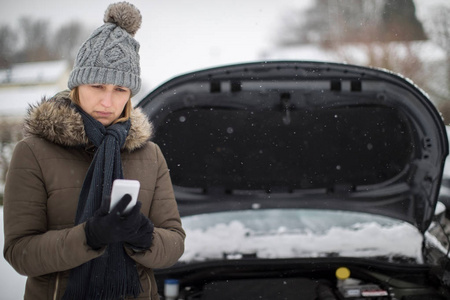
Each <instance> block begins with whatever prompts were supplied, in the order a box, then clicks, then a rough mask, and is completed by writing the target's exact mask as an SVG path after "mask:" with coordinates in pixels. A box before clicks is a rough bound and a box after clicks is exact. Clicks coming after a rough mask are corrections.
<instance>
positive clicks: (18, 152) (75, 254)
mask: <svg viewBox="0 0 450 300" xmlns="http://www.w3.org/2000/svg"><path fill="white" fill-rule="evenodd" d="M69 103H70V100H69V99H68V92H63V93H60V94H58V95H56V96H55V97H54V98H53V99H50V100H43V101H42V102H41V103H39V104H38V105H36V106H34V107H32V108H30V111H29V114H28V116H27V118H26V121H25V132H26V136H27V137H26V138H25V139H24V140H22V141H21V142H19V143H18V144H17V146H16V148H15V150H14V154H13V157H12V160H11V164H10V168H9V171H8V175H7V179H6V185H5V195H4V230H5V247H4V256H5V258H6V260H7V261H8V262H9V263H10V264H11V265H12V266H13V267H14V269H15V270H16V271H17V272H18V273H20V274H22V275H26V276H28V280H27V283H26V290H25V299H32V300H40V299H45V300H47V299H60V298H61V297H62V295H63V294H64V291H65V287H66V285H67V278H68V275H69V270H70V269H72V268H74V267H77V266H79V265H81V264H83V263H85V262H87V261H89V260H91V259H93V258H96V257H98V256H101V255H102V254H103V252H104V249H101V250H99V251H95V250H93V249H91V248H90V247H89V246H88V245H87V244H86V237H85V233H84V223H83V224H80V225H78V226H74V219H75V213H76V209H77V203H78V196H79V193H80V190H81V187H82V185H83V180H84V177H85V174H86V172H87V169H88V167H89V165H90V163H91V161H92V158H93V155H94V149H93V147H92V145H90V144H89V142H88V140H87V138H86V135H85V131H84V126H83V121H82V119H81V116H80V115H79V114H78V113H77V112H76V111H75V110H74V109H73V108H72V107H70V106H69ZM131 123H132V125H131V129H130V133H129V135H128V137H127V140H126V142H125V146H124V149H123V151H122V155H121V158H122V164H123V172H124V177H125V178H127V179H137V180H139V181H140V183H141V189H140V192H139V199H138V200H139V201H141V202H142V208H141V211H142V212H143V213H144V214H146V215H148V217H149V218H150V220H151V221H152V222H153V223H154V225H155V230H154V234H153V236H154V240H153V245H152V246H151V248H150V249H149V250H147V251H144V252H141V253H134V252H133V251H131V250H129V249H127V253H128V254H129V255H130V256H131V258H132V259H134V260H135V261H136V262H137V266H138V272H139V274H140V278H141V284H142V287H143V289H144V292H142V293H141V295H140V297H139V299H153V300H154V299H158V295H157V290H156V284H155V279H154V276H153V272H152V269H153V268H165V267H169V266H171V265H173V264H174V263H175V262H176V261H177V260H178V258H179V257H180V256H181V255H182V253H183V251H184V238H185V233H184V231H183V229H182V227H181V221H180V216H179V213H178V209H177V205H176V202H175V198H174V193H173V189H172V183H171V180H170V175H169V170H168V168H167V165H166V162H165V159H164V157H163V155H162V153H161V150H160V149H159V147H158V146H157V145H156V144H154V143H152V142H150V141H149V138H150V136H151V134H152V128H151V124H149V123H148V121H147V119H146V117H145V116H144V114H143V113H142V112H141V111H140V110H138V109H135V110H133V113H132V115H131Z"/></svg>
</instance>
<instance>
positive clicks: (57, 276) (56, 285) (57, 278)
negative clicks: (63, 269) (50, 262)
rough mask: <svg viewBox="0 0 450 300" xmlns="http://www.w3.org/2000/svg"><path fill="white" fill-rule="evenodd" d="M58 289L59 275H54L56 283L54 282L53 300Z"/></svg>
mask: <svg viewBox="0 0 450 300" xmlns="http://www.w3.org/2000/svg"><path fill="white" fill-rule="evenodd" d="M58 288H59V273H57V274H56V282H55V292H54V293H53V300H56V299H57V298H56V297H57V296H58Z"/></svg>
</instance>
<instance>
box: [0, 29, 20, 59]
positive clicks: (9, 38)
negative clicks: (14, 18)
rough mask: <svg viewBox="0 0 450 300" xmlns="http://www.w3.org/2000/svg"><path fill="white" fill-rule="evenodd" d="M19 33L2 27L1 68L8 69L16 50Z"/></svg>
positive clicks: (0, 31)
mask: <svg viewBox="0 0 450 300" xmlns="http://www.w3.org/2000/svg"><path fill="white" fill-rule="evenodd" d="M16 44H17V33H16V32H15V31H14V30H13V29H11V27H10V26H8V25H3V26H1V27H0V68H5V67H7V66H8V65H9V64H10V63H11V61H12V60H13V56H14V51H15V50H16Z"/></svg>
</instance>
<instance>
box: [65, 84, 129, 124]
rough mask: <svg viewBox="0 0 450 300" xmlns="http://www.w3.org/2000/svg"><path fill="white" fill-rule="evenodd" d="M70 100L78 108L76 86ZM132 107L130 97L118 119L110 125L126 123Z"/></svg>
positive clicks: (78, 96) (78, 97) (71, 92)
mask: <svg viewBox="0 0 450 300" xmlns="http://www.w3.org/2000/svg"><path fill="white" fill-rule="evenodd" d="M70 100H72V102H73V103H75V104H76V105H78V106H80V94H79V92H78V86H76V87H74V88H73V89H72V90H71V91H70ZM132 106H133V105H132V103H131V96H130V99H128V101H127V103H126V104H125V108H124V109H123V112H122V114H121V115H120V118H118V119H117V120H115V121H114V122H113V123H112V124H115V123H120V122H125V121H127V120H128V119H129V118H130V116H131V109H132V108H133V107H132Z"/></svg>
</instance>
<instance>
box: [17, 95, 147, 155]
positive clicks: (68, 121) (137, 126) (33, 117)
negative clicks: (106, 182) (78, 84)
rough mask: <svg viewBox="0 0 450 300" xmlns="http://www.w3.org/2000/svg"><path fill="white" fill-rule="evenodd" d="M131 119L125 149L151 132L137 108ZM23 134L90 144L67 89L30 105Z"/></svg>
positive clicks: (72, 144) (64, 142) (141, 142)
mask: <svg viewBox="0 0 450 300" xmlns="http://www.w3.org/2000/svg"><path fill="white" fill-rule="evenodd" d="M130 120H131V128H130V132H129V134H128V137H127V139H126V141H125V145H124V149H125V150H127V151H133V150H136V149H139V148H141V147H142V146H143V145H144V144H145V143H146V142H147V141H148V140H149V139H150V138H151V136H152V134H153V127H152V124H151V123H150V122H149V121H148V119H147V117H146V116H145V114H144V113H143V112H142V111H141V110H140V109H139V108H135V109H133V110H132V112H131V117H130ZM24 134H25V136H39V137H41V138H44V139H46V140H48V141H50V142H52V143H55V144H58V145H62V146H68V147H77V146H88V145H90V142H89V140H88V138H87V136H86V133H85V130H84V124H83V119H82V117H81V115H80V114H79V113H78V112H77V111H76V110H75V109H74V108H73V107H72V106H71V100H70V98H69V91H68V90H66V91H63V92H60V93H58V94H56V95H55V96H54V97H52V98H50V99H45V98H44V99H42V100H41V102H40V103H38V104H35V105H30V107H29V109H28V113H27V116H26V118H25V128H24Z"/></svg>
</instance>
